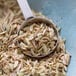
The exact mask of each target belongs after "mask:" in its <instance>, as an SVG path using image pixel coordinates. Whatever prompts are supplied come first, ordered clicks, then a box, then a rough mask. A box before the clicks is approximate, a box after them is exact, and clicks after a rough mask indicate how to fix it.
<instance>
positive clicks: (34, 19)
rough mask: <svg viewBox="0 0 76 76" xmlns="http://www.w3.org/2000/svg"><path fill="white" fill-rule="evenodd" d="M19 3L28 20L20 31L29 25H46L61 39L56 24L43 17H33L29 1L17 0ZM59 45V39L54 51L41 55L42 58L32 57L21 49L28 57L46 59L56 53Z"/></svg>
mask: <svg viewBox="0 0 76 76" xmlns="http://www.w3.org/2000/svg"><path fill="white" fill-rule="evenodd" d="M17 2H18V4H19V6H20V8H21V11H22V13H23V15H24V18H25V20H26V21H25V22H24V24H23V25H22V26H21V27H20V30H21V29H23V28H25V26H27V25H28V26H29V25H31V24H33V23H45V24H46V25H48V26H49V27H51V28H53V29H54V32H55V34H56V36H57V38H58V37H59V36H58V31H57V29H56V26H55V24H54V23H53V22H51V21H49V20H48V19H45V18H41V17H35V16H34V15H33V13H32V11H31V9H30V7H29V4H28V2H27V0H17ZM20 30H19V32H20ZM19 32H18V33H19ZM18 44H19V43H18ZM57 45H58V39H57V42H56V45H55V47H54V48H53V49H52V51H50V52H49V53H48V54H45V55H40V56H32V55H31V54H30V53H29V52H25V50H23V49H22V48H21V49H22V50H23V52H24V54H25V55H27V56H29V57H32V58H43V57H46V56H48V55H50V54H52V53H53V52H54V51H55V49H56V47H57ZM19 47H20V46H19Z"/></svg>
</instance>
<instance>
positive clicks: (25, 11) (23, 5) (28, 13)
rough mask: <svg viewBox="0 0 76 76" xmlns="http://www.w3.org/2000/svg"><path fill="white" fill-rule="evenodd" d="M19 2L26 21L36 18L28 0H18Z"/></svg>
mask: <svg viewBox="0 0 76 76" xmlns="http://www.w3.org/2000/svg"><path fill="white" fill-rule="evenodd" d="M17 2H18V4H19V6H20V8H21V11H22V13H23V15H24V18H25V19H26V20H27V19H29V18H32V17H34V15H33V13H32V11H31V9H30V6H29V4H28V2H27V0H17Z"/></svg>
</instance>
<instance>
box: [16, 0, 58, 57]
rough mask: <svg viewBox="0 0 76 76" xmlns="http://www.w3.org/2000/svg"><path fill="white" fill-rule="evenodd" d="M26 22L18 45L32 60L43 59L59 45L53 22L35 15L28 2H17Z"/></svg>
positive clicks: (24, 0) (20, 32) (25, 0)
mask: <svg viewBox="0 0 76 76" xmlns="http://www.w3.org/2000/svg"><path fill="white" fill-rule="evenodd" d="M17 2H18V4H19V6H20V8H21V11H22V13H23V16H24V18H25V22H24V23H23V25H21V27H20V29H19V32H18V35H19V39H18V41H17V44H18V46H19V48H20V49H21V50H22V52H23V53H24V54H25V55H27V56H29V57H32V58H43V57H46V56H48V55H50V54H52V53H53V52H55V49H56V47H57V44H58V31H57V29H56V26H55V25H54V23H53V22H51V21H49V20H48V19H46V18H42V17H36V16H34V15H33V13H32V11H31V9H30V7H29V4H28V2H27V0H17Z"/></svg>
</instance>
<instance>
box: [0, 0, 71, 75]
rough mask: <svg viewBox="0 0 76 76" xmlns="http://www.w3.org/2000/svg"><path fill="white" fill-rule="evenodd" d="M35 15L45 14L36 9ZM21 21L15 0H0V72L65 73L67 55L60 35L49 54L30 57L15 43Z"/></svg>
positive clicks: (28, 73)
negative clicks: (33, 58) (38, 57)
mask: <svg viewBox="0 0 76 76" xmlns="http://www.w3.org/2000/svg"><path fill="white" fill-rule="evenodd" d="M35 15H36V16H42V17H44V16H43V15H41V14H39V13H35ZM23 22H24V18H23V16H22V14H21V11H20V9H19V7H18V4H17V2H16V0H0V76H66V72H67V68H68V65H69V61H70V55H69V54H68V53H67V51H66V49H65V40H64V39H62V38H61V36H60V37H59V44H58V46H57V49H56V52H55V53H54V54H53V55H52V56H49V57H48V58H45V59H42V60H40V61H38V60H36V59H35V60H32V59H30V58H28V57H27V56H24V54H23V53H22V52H21V50H20V49H19V48H18V47H17V46H16V45H15V43H14V40H15V38H16V37H18V35H17V31H18V29H19V27H20V25H21V24H22V23H23ZM57 29H58V31H59V28H58V27H57Z"/></svg>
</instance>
